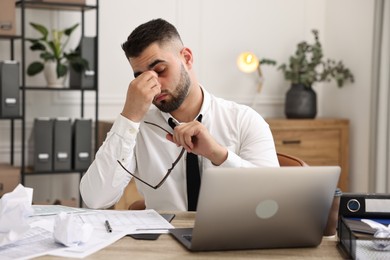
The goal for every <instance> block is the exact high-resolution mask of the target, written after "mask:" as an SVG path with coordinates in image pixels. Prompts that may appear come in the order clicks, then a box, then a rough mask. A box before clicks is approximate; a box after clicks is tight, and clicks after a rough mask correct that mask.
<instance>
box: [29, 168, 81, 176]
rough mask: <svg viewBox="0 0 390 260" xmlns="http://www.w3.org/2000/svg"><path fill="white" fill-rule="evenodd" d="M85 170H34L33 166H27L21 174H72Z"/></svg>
mask: <svg viewBox="0 0 390 260" xmlns="http://www.w3.org/2000/svg"><path fill="white" fill-rule="evenodd" d="M85 171H86V170H76V169H71V170H65V171H64V170H62V171H54V170H53V171H34V169H33V167H27V168H25V170H24V172H23V174H24V175H25V176H31V175H46V174H47V175H56V174H72V173H79V174H80V173H84V172H85Z"/></svg>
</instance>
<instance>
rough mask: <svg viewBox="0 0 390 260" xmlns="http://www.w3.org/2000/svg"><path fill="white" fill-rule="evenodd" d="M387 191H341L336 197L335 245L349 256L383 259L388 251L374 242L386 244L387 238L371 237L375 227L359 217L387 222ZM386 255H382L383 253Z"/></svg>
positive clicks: (389, 210) (389, 202) (389, 216)
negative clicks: (337, 205) (337, 221)
mask: <svg viewBox="0 0 390 260" xmlns="http://www.w3.org/2000/svg"><path fill="white" fill-rule="evenodd" d="M389 205H390V197H389V194H375V193H372V194H363V193H360V194H359V193H345V194H343V195H342V196H341V198H340V208H339V224H338V233H337V234H338V238H339V243H338V246H339V248H340V249H341V251H342V252H344V253H345V256H346V257H347V258H349V259H384V258H383V257H384V255H383V254H386V253H388V251H385V250H382V249H381V250H378V248H377V247H378V245H380V247H382V246H390V239H389V238H378V237H375V233H376V231H377V230H376V229H375V228H372V227H371V226H369V225H368V224H367V223H365V222H364V221H362V219H367V220H370V221H371V220H372V221H375V222H377V223H380V224H382V225H385V226H388V225H389V224H390V208H389ZM385 257H386V256H385Z"/></svg>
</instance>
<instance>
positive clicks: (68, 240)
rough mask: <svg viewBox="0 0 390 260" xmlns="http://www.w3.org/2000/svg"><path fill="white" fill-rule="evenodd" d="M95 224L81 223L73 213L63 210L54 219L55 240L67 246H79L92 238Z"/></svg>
mask: <svg viewBox="0 0 390 260" xmlns="http://www.w3.org/2000/svg"><path fill="white" fill-rule="evenodd" d="M92 232H93V226H92V225H91V224H89V223H80V222H79V221H77V219H75V216H74V215H73V214H66V213H65V212H61V213H60V214H58V215H57V216H56V218H55V220H54V234H53V235H54V240H55V241H56V242H57V243H61V244H63V245H65V246H77V245H79V244H81V243H86V242H88V240H89V239H90V238H91V236H92Z"/></svg>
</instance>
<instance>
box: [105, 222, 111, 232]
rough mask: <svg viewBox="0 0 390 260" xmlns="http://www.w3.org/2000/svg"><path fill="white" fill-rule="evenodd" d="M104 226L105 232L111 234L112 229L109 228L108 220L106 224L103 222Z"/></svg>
mask: <svg viewBox="0 0 390 260" xmlns="http://www.w3.org/2000/svg"><path fill="white" fill-rule="evenodd" d="M104 225H105V226H106V229H107V232H108V233H111V232H112V228H111V226H110V222H108V220H106V222H104Z"/></svg>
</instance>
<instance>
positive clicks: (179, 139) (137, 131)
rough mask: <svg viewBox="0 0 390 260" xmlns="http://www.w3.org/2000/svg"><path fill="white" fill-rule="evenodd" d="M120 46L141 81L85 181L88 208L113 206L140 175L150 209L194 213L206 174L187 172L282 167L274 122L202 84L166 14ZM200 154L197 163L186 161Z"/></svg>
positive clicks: (135, 84)
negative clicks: (227, 168)
mask: <svg viewBox="0 0 390 260" xmlns="http://www.w3.org/2000/svg"><path fill="white" fill-rule="evenodd" d="M122 48H123V50H124V52H125V54H126V57H127V59H128V60H129V62H130V65H131V67H132V69H133V72H134V77H135V79H134V80H133V81H131V82H130V85H129V87H128V90H127V96H126V101H125V105H124V107H123V110H122V113H121V114H120V115H119V116H118V118H117V119H116V121H115V122H114V124H113V126H112V128H111V131H110V132H109V133H108V134H107V137H106V140H105V142H104V143H103V145H102V146H101V147H100V149H99V151H98V152H97V154H96V158H95V160H94V162H93V163H92V164H91V166H90V167H89V169H88V171H87V172H86V174H85V175H84V176H83V178H82V180H81V183H80V191H81V195H82V197H83V200H84V202H85V203H86V205H87V206H88V207H91V208H107V207H110V206H112V205H113V204H115V203H116V202H117V201H118V200H119V199H120V197H121V196H122V194H123V191H124V189H125V187H126V186H127V184H128V183H129V181H130V180H131V178H132V177H133V176H135V178H136V179H137V181H136V183H137V188H138V190H139V192H140V193H141V194H142V195H143V197H144V198H145V204H146V207H147V208H153V209H156V210H196V201H197V194H196V192H197V191H195V193H194V192H192V191H187V189H189V190H190V189H192V186H197V185H198V186H199V183H198V182H201V177H194V176H197V175H196V174H195V173H186V170H187V169H188V170H193V169H195V168H197V167H198V166H200V167H199V168H200V176H201V174H202V172H203V171H204V170H205V169H206V168H209V167H273V166H279V164H278V160H277V156H276V151H275V145H274V142H273V137H272V134H271V132H270V129H269V127H268V124H267V123H266V122H265V121H264V120H263V118H262V117H261V116H260V115H259V114H258V113H256V112H255V111H254V110H253V109H251V108H249V107H247V106H243V105H239V104H236V103H234V102H231V101H226V100H223V99H220V98H216V97H214V96H213V95H211V94H210V93H208V92H207V91H206V89H205V88H203V87H202V86H200V85H199V83H198V81H197V79H196V76H195V73H194V70H193V62H194V60H193V56H192V52H191V50H190V49H189V48H187V47H185V46H184V45H183V43H182V41H181V38H180V35H179V33H178V32H177V30H176V28H175V27H174V26H173V25H171V24H170V23H168V22H167V21H164V20H162V19H156V20H151V21H149V22H147V23H145V24H142V25H140V26H138V27H137V28H136V29H135V30H134V31H133V32H132V33H131V34H130V36H129V37H128V38H127V41H126V42H125V43H124V44H123V45H122ZM152 104H153V105H152ZM200 121H201V122H200ZM183 148H184V149H185V151H184V150H182V149H183ZM181 152H183V153H184V155H183V157H182V158H180V159H179V160H178V161H177V158H178V156H179V155H180V154H181ZM191 153H192V155H188V158H187V157H186V156H187V154H191ZM194 155H195V157H196V155H198V159H199V162H195V163H194V165H193V166H186V163H187V162H190V161H191V162H192V159H190V156H194ZM117 160H118V161H119V162H120V163H121V164H122V165H123V167H122V166H121V165H120V164H119V162H118V161H117ZM175 160H176V162H175ZM173 162H175V163H173ZM172 163H173V164H172ZM170 168H173V170H172V171H171V172H170V174H168V175H167V170H168V169H170ZM126 170H127V171H126ZM168 172H169V171H168ZM186 174H188V175H186ZM164 176H165V177H166V178H165V181H162V180H164ZM187 176H188V177H187ZM193 179H194V180H193ZM187 181H188V183H187ZM159 183H160V185H161V186H159V185H157V184H159ZM194 183H198V184H197V185H193V184H194ZM221 185H223V183H221ZM153 186H154V187H153ZM156 186H158V187H156ZM195 190H196V188H195ZM187 192H188V194H187ZM232 192H234V191H232ZM194 194H195V195H194ZM187 199H188V200H187ZM191 200H195V205H193V203H194V202H191Z"/></svg>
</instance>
